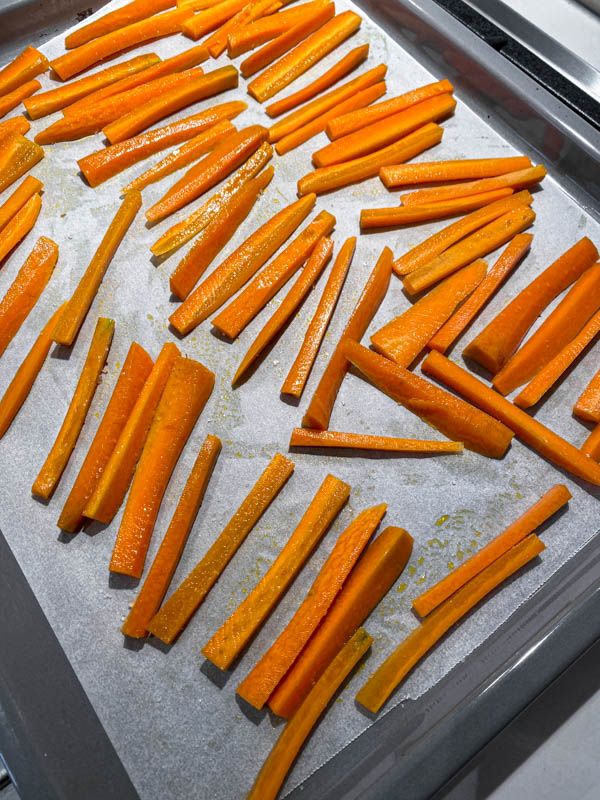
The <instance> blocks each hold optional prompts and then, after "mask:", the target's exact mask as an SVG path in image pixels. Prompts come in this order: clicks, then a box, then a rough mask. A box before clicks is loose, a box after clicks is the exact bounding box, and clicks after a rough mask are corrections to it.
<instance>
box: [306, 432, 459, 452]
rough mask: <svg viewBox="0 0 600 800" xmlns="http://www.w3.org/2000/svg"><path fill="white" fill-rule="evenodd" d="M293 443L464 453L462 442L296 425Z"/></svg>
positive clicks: (364, 448) (312, 445)
mask: <svg viewBox="0 0 600 800" xmlns="http://www.w3.org/2000/svg"><path fill="white" fill-rule="evenodd" d="M290 447H339V448H342V449H351V450H385V451H388V452H393V453H433V454H440V453H461V452H462V451H463V449H464V448H463V443H462V442H437V441H435V440H429V439H398V438H396V437H394V436H370V435H368V434H366V433H346V432H342V431H313V430H311V429H310V428H294V430H293V431H292V436H291V438H290Z"/></svg>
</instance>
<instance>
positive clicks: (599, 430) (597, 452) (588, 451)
mask: <svg viewBox="0 0 600 800" xmlns="http://www.w3.org/2000/svg"><path fill="white" fill-rule="evenodd" d="M581 452H582V453H585V455H587V456H589V457H590V458H593V459H594V460H595V461H598V460H600V425H596V427H595V428H594V430H593V431H592V432H591V433H590V435H589V436H588V438H587V439H586V440H585V442H584V443H583V444H582V445H581Z"/></svg>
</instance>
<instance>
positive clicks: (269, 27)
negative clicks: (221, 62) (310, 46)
mask: <svg viewBox="0 0 600 800" xmlns="http://www.w3.org/2000/svg"><path fill="white" fill-rule="evenodd" d="M326 2H327V0H313V2H309V3H303V4H302V5H298V6H293V7H292V8H289V9H286V10H285V11H279V13H277V14H269V16H265V17H262V18H261V19H257V20H255V21H254V22H251V23H249V24H248V25H244V27H243V28H240V29H239V30H236V31H232V32H231V33H229V34H228V36H227V55H228V56H229V58H237V57H238V56H241V55H242V54H243V53H246V52H248V50H254V48H256V47H260V45H261V44H264V43H265V42H269V41H271V39H276V38H277V37H278V36H281V34H282V33H285V32H286V31H288V30H289V29H290V28H292V27H293V26H294V25H298V24H300V23H301V22H303V21H304V20H305V19H306V16H307V14H308V15H310V13H311V12H312V11H314V10H315V9H316V8H317V7H318V6H322V5H324V4H325V3H326Z"/></svg>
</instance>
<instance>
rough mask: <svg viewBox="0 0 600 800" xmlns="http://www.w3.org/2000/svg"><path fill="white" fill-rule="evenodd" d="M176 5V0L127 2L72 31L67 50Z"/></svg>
mask: <svg viewBox="0 0 600 800" xmlns="http://www.w3.org/2000/svg"><path fill="white" fill-rule="evenodd" d="M176 5H177V3H176V1H175V0H133V2H131V3H127V5H125V6H122V7H121V8H117V9H116V10H115V11H110V12H109V13H108V14H103V15H102V16H101V17H100V18H99V19H95V20H94V21H93V22H88V24H87V25H83V26H82V27H80V28H78V29H77V30H76V31H73V32H72V33H70V34H69V35H68V36H67V37H66V39H65V47H66V48H67V50H72V49H73V48H74V47H80V46H81V45H82V44H86V43H87V42H91V41H92V39H97V38H98V37H99V36H105V35H106V34H107V33H112V32H113V31H116V30H118V29H119V28H123V27H125V25H131V24H133V23H134V22H139V21H140V20H142V19H147V18H148V17H151V16H152V15H153V14H159V13H160V12H161V11H166V10H167V9H168V8H172V7H173V6H176Z"/></svg>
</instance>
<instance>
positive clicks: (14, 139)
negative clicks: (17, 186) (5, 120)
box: [0, 131, 44, 192]
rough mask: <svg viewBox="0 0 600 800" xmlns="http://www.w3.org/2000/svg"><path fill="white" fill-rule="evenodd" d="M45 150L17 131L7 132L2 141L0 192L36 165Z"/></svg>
mask: <svg viewBox="0 0 600 800" xmlns="http://www.w3.org/2000/svg"><path fill="white" fill-rule="evenodd" d="M43 157H44V151H43V150H42V148H41V147H40V146H39V145H38V144H36V143H35V142H31V141H29V139H26V138H25V137H24V136H21V134H19V133H17V132H16V131H9V132H7V133H5V135H4V137H3V138H2V140H1V141H0V192H3V191H4V190H5V189H7V188H8V187H9V186H10V185H11V184H12V183H14V182H15V181H16V180H18V179H19V178H20V177H21V176H22V175H24V174H25V173H26V172H28V171H29V170H30V169H31V168H32V167H34V166H35V165H36V164H37V163H38V161H41V159H42V158H43Z"/></svg>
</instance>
